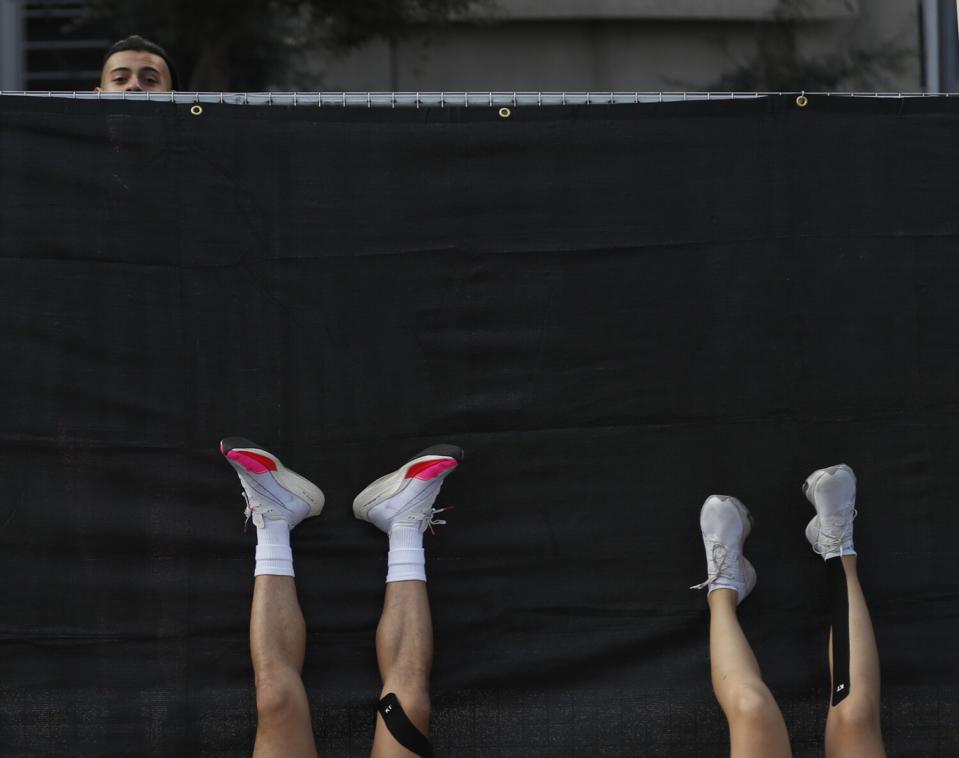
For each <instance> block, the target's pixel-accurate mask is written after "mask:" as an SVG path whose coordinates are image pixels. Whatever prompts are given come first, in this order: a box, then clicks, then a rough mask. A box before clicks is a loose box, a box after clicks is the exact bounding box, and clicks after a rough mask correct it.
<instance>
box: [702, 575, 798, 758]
mask: <svg viewBox="0 0 959 758" xmlns="http://www.w3.org/2000/svg"><path fill="white" fill-rule="evenodd" d="M736 600H737V595H736V592H735V590H728V589H717V590H714V591H713V592H710V593H709V598H708V602H709V611H710V623H709V655H710V660H711V670H712V679H713V692H715V693H716V699H717V700H718V701H719V705H720V707H721V708H722V709H723V713H725V714H726V721H727V722H728V723H729V742H730V753H731V755H732V758H790V756H792V750H791V749H790V747H789V735H788V733H787V732H786V723H785V722H784V721H783V716H782V713H781V712H780V710H779V706H778V705H777V704H776V701H775V699H774V698H773V696H772V693H771V692H770V691H769V688H768V687H766V685H765V683H764V682H763V680H762V675H761V674H760V671H759V664H758V663H757V661H756V656H755V655H754V654H753V651H752V648H751V647H750V646H749V642H748V641H747V640H746V636H745V635H744V634H743V630H742V627H740V625H739V619H738V617H737V616H736Z"/></svg>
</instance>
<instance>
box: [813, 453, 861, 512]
mask: <svg viewBox="0 0 959 758" xmlns="http://www.w3.org/2000/svg"><path fill="white" fill-rule="evenodd" d="M837 471H847V472H848V473H849V476H851V477H852V480H853V482H855V481H856V474H855V473H854V472H853V470H852V469H851V468H850V467H849V466H847V465H846V464H845V463H838V464H836V465H835V466H828V467H827V468H821V469H816V470H815V471H813V472H812V473H811V474H810V475H809V476H807V477H806V481H804V482H803V484H802V492H803V494H804V495H805V496H806V500H808V501H809V502H810V504H811V505H812V507H813V508H815V507H816V485H817V484H819V480H820V479H822V478H823V477H824V476H826V474H835V473H836V472H837Z"/></svg>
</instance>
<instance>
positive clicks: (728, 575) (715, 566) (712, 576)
mask: <svg viewBox="0 0 959 758" xmlns="http://www.w3.org/2000/svg"><path fill="white" fill-rule="evenodd" d="M709 543H710V550H709V556H710V560H708V561H707V563H708V565H709V566H711V567H712V568H711V570H710V571H709V576H707V577H706V581H704V582H700V583H699V584H694V585H693V586H692V587H690V588H689V589H691V590H701V589H703V588H704V587H708V586H709V585H710V584H712V583H713V582H715V581H716V580H717V579H719V578H720V577H723V578H725V579H729V580H730V581H733V582H735V581H737V580H738V577H737V576H736V574H735V573H734V572H735V569H734V568H733V566H732V565H730V561H729V548H728V547H726V546H725V545H724V544H723V543H721V542H718V541H717V540H712V539H711V540H709Z"/></svg>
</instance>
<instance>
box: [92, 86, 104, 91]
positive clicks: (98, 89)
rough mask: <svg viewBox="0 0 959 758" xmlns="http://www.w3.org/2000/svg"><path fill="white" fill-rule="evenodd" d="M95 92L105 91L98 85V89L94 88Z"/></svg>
mask: <svg viewBox="0 0 959 758" xmlns="http://www.w3.org/2000/svg"><path fill="white" fill-rule="evenodd" d="M93 91H94V92H103V90H102V89H100V87H99V85H97V86H96V87H94V88H93Z"/></svg>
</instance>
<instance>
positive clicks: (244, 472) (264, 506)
mask: <svg viewBox="0 0 959 758" xmlns="http://www.w3.org/2000/svg"><path fill="white" fill-rule="evenodd" d="M220 452H221V453H223V455H224V456H226V459H227V461H228V462H229V464H230V465H231V466H233V468H234V470H235V471H236V473H237V474H238V475H239V477H240V484H242V485H243V498H244V500H246V510H245V511H244V512H243V515H245V516H246V518H247V521H249V520H250V519H251V518H252V519H253V523H254V524H255V525H256V526H257V527H259V528H261V529H262V528H263V522H264V520H265V519H271V520H273V519H282V520H283V521H286V523H287V524H288V525H289V527H290V529H291V530H292V529H293V527H295V526H296V525H297V524H299V523H300V522H301V521H302V520H303V519H305V518H309V517H310V516H319V515H320V511H322V510H323V502H324V498H323V493H322V492H321V491H320V488H319V487H317V486H316V485H315V484H313V482H311V481H309V480H307V479H304V478H303V477H302V476H300V475H299V474H297V473H296V472H295V471H291V470H290V469H288V468H287V467H286V466H284V465H283V464H282V463H280V459H279V458H277V457H276V456H275V455H273V454H272V453H269V452H267V451H266V450H264V449H263V448H262V447H260V446H259V445H257V444H256V443H255V442H251V441H250V440H247V439H244V438H242V437H227V438H226V439H225V440H222V441H221V442H220Z"/></svg>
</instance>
